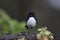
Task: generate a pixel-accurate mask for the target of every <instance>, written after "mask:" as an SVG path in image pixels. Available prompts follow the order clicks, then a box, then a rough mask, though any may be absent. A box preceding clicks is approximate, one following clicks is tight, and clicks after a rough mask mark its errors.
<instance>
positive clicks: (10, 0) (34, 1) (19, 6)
mask: <svg viewBox="0 0 60 40" xmlns="http://www.w3.org/2000/svg"><path fill="white" fill-rule="evenodd" d="M0 8H1V9H3V10H5V11H6V12H7V14H8V15H9V16H10V17H11V18H12V19H16V20H18V21H19V22H21V21H25V20H26V17H27V14H28V12H29V11H30V10H33V11H34V12H35V14H36V17H37V20H38V21H37V26H36V28H38V27H42V26H47V27H48V29H49V30H50V31H51V32H52V33H53V34H54V35H55V39H56V40H60V0H0Z"/></svg>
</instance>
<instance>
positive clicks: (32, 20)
mask: <svg viewBox="0 0 60 40" xmlns="http://www.w3.org/2000/svg"><path fill="white" fill-rule="evenodd" d="M27 26H28V27H30V26H32V27H35V26H36V20H35V19H34V17H30V18H29V19H28V21H27Z"/></svg>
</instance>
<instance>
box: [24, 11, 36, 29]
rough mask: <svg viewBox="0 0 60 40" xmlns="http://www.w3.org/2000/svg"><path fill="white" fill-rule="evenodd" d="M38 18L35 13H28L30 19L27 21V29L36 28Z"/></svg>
mask: <svg viewBox="0 0 60 40" xmlns="http://www.w3.org/2000/svg"><path fill="white" fill-rule="evenodd" d="M36 21H37V19H36V17H35V13H34V12H29V13H28V18H27V20H26V26H25V27H26V28H27V29H32V28H33V27H35V26H36Z"/></svg>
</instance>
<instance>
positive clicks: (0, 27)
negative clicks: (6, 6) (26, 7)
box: [0, 10, 26, 34]
mask: <svg viewBox="0 0 60 40" xmlns="http://www.w3.org/2000/svg"><path fill="white" fill-rule="evenodd" d="M24 26H25V21H23V22H19V21H17V20H13V19H11V18H10V17H9V16H8V15H7V13H6V12H5V11H3V10H0V34H4V33H13V34H15V33H18V32H21V31H24V30H25V29H26V28H25V27H24Z"/></svg>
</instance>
